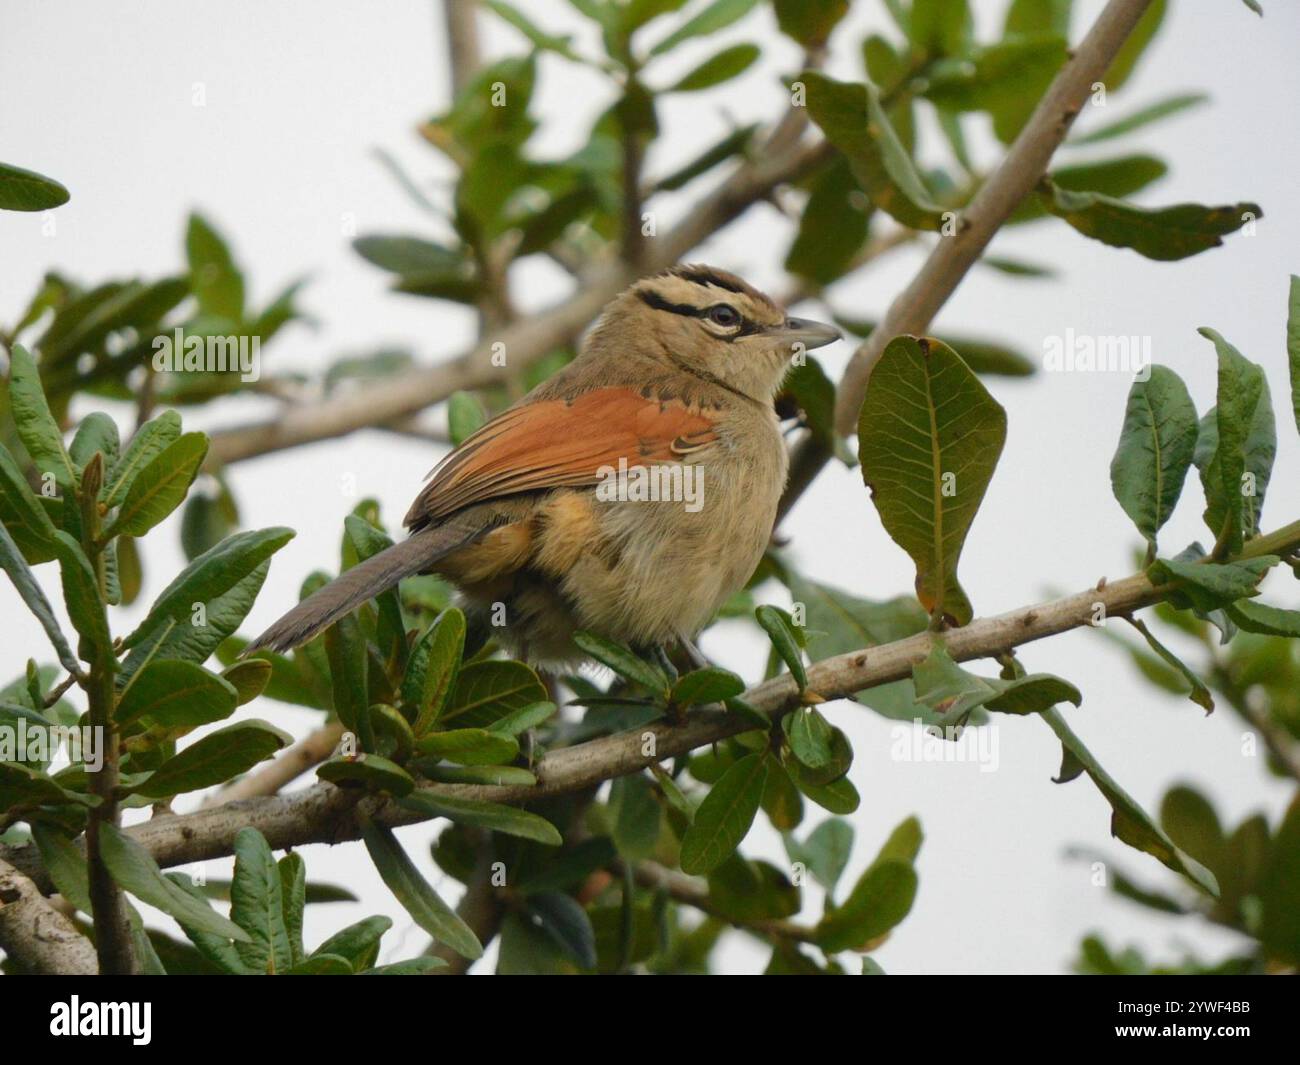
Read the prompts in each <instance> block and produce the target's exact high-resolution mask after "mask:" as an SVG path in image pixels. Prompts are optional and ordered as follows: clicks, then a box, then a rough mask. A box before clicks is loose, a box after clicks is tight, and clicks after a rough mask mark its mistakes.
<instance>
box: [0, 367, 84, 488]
mask: <svg viewBox="0 0 1300 1065" xmlns="http://www.w3.org/2000/svg"><path fill="white" fill-rule="evenodd" d="M9 411H10V414H11V415H12V417H13V420H14V428H15V429H16V430H17V431H18V438H19V439H20V440H21V441H22V442H23V447H25V448H26V449H27V454H28V456H29V457H30V458H31V460H32V464H33V465H34V466H35V467H36V472H37V473H38V474H39V475H40V476H42V477H45V476H50V477H52V478H53V479H54V483H55V484H57V485H58V486H59V492H60V494H61V495H63V496H65V497H66V496H70V495H71V494H72V493H73V491H74V490H75V489H76V486H77V470H76V467H75V466H73V464H72V459H71V457H70V456H69V455H68V452H67V451H66V450H65V449H64V447H63V433H62V432H61V431H60V429H59V423H58V422H57V421H55V419H54V415H53V414H51V413H50V405H49V403H47V402H46V399H45V392H44V390H43V389H42V387H41V374H40V370H38V369H37V367H36V360H35V359H34V358H32V355H31V352H29V351H28V350H27V349H26V348H25V347H23V346H22V345H21V344H14V345H13V348H12V350H11V351H10V352H9Z"/></svg>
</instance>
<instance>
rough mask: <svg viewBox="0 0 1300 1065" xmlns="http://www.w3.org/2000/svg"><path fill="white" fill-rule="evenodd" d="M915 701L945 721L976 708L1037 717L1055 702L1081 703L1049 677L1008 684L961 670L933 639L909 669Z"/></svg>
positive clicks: (1028, 675)
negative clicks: (924, 652) (921, 659)
mask: <svg viewBox="0 0 1300 1065" xmlns="http://www.w3.org/2000/svg"><path fill="white" fill-rule="evenodd" d="M912 678H913V684H914V686H915V689H916V698H917V700H918V701H919V702H922V703H924V704H925V705H926V706H929V707H930V708H931V709H933V710H935V711H936V712H937V713H939V714H943V715H946V717H945V720H946V721H956V720H961V719H963V718H965V716H966V715H967V714H969V713H970V712H971V711H972V710H974V709H975V708H976V707H983V708H985V709H986V710H994V711H997V712H999V713H1003V714H1017V715H1025V714H1038V713H1042V712H1043V711H1045V710H1049V709H1051V708H1052V707H1053V706H1055V705H1056V704H1057V703H1059V702H1071V703H1073V704H1074V705H1075V706H1078V705H1080V704H1081V703H1082V702H1083V696H1082V695H1080V693H1079V689H1078V688H1076V687H1075V686H1074V685H1073V684H1071V683H1070V682H1069V681H1067V680H1063V679H1062V678H1060V677H1057V676H1054V675H1053V674H1051V673H1026V674H1022V675H1021V676H1018V677H1016V678H1014V679H1011V680H1006V679H1003V678H1000V677H981V676H977V675H976V674H974V673H969V672H967V671H966V670H964V669H962V667H961V666H959V665H958V664H957V663H956V662H955V661H953V659H952V657H951V656H950V655H949V654H948V650H947V648H946V647H945V645H944V643H943V641H942V640H941V639H939V638H938V637H936V638H934V640H933V641H932V643H931V646H930V653H929V655H927V656H926V658H925V659H924V660H923V661H921V662H918V663H917V664H916V665H915V666H913V667H912Z"/></svg>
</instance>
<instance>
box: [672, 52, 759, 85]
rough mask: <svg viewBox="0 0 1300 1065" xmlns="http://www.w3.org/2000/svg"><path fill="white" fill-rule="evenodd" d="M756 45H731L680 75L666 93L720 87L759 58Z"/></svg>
mask: <svg viewBox="0 0 1300 1065" xmlns="http://www.w3.org/2000/svg"><path fill="white" fill-rule="evenodd" d="M759 54H760V53H759V48H758V45H756V44H733V45H732V46H731V47H730V48H724V49H723V50H722V51H721V52H718V53H717V54H716V55H713V56H710V57H709V58H708V59H706V60H705V61H704V62H703V63H701V64H700V65H699V66H697V67H695V68H694V69H693V70H691V71H689V72H688V73H686V74H684V75H682V77H681V78H679V79H678V80H677V81H675V82H674V83H673V84H672V85H670V86H669V87H668V90H667V91H668V92H698V91H699V90H700V89H710V88H712V87H713V86H714V85H721V84H722V83H723V82H724V81H730V80H731V79H732V78H734V77H738V76H739V75H741V74H743V73H744V72H745V71H746V70H748V69H749V68H750V67H751V66H753V64H754V63H755V61H756V60H757V59H758V57H759Z"/></svg>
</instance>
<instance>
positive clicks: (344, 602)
mask: <svg viewBox="0 0 1300 1065" xmlns="http://www.w3.org/2000/svg"><path fill="white" fill-rule="evenodd" d="M490 528H491V525H488V524H484V523H483V522H481V521H479V522H473V523H470V522H461V521H457V520H455V519H453V520H451V521H449V522H447V523H445V524H442V525H437V526H432V527H429V528H425V529H421V530H420V531H419V532H417V533H415V534H414V535H412V536H410V537H408V538H407V539H405V540H403V541H401V542H400V543H396V544H394V545H393V546H392V547H389V548H386V549H385V550H383V551H380V552H379V554H377V555H372V556H371V557H370V558H368V559H366V560H365V561H364V562H360V563H358V564H357V565H355V566H353V567H352V568H351V569H350V570H348V571H347V572H346V573H343V574H342V575H341V576H339V577H338V578H336V579H335V580H332V581H330V583H329V584H327V585H325V586H324V587H323V588H319V589H317V590H316V591H315V592H313V593H312V594H311V595H309V596H308V597H307V598H306V599H304V600H303V601H302V602H301V603H299V604H298V605H297V606H296V607H294V608H293V609H292V610H290V611H289V612H288V613H287V614H285V615H284V617H282V618H280V620H279V621H277V622H276V623H275V624H274V625H272V626H271V627H270V628H269V629H267V630H266V631H265V632H264V633H262V635H261V636H259V637H257V639H255V640H254V641H253V642H252V643H250V644H249V645H248V646H247V647H245V648H244V650H243V652H242V655H250V654H252V653H254V652H255V651H261V650H269V651H280V652H283V651H288V650H289V649H290V648H293V647H297V646H299V645H300V644H304V643H306V642H307V641H308V640H310V639H311V638H312V637H313V636H315V635H316V634H317V633H318V632H320V631H321V630H323V629H326V628H328V627H329V626H330V625H332V624H333V623H334V622H336V621H338V619H339V618H341V617H342V616H343V615H344V614H346V613H347V612H348V611H349V610H352V609H354V608H355V607H358V606H360V605H361V604H362V603H364V602H365V601H366V600H367V599H373V598H374V597H375V596H377V595H380V594H382V593H383V592H386V591H387V590H388V589H389V588H392V587H393V586H394V585H395V584H397V582H398V581H400V580H401V579H402V578H403V577H410V576H411V575H412V574H416V573H420V572H421V571H423V570H427V569H428V568H429V567H430V566H432V565H433V564H434V563H435V562H437V561H438V560H439V559H440V558H443V557H444V556H445V555H448V554H450V553H451V552H453V551H455V550H457V549H458V548H460V547H464V546H465V545H466V544H468V543H470V542H471V541H473V540H476V539H478V538H479V537H480V536H482V535H484V534H485V533H486V532H488V531H489V529H490ZM242 655H241V657H242Z"/></svg>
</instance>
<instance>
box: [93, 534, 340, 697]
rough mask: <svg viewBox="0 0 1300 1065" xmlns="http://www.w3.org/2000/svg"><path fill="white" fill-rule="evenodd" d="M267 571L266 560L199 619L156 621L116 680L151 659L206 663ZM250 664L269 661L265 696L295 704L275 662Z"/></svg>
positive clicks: (241, 617)
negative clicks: (267, 686) (268, 678)
mask: <svg viewBox="0 0 1300 1065" xmlns="http://www.w3.org/2000/svg"><path fill="white" fill-rule="evenodd" d="M124 542H133V541H123V540H119V541H118V546H119V547H120V546H121V545H122V544H123V543H124ZM270 568H271V562H270V560H269V559H267V560H266V561H264V562H261V563H259V564H258V565H257V567H256V568H255V569H254V570H253V571H252V572H251V573H250V574H248V576H247V577H244V578H243V579H242V580H241V581H240V582H239V583H238V584H236V585H235V586H234V587H233V588H230V589H228V590H227V591H224V592H222V593H220V594H219V595H217V596H216V597H214V598H212V599H209V600H208V601H207V602H206V603H204V604H203V606H204V610H203V612H202V615H201V616H200V615H199V614H198V612H196V611H195V610H194V607H193V606H191V608H190V615H189V617H181V618H179V619H174V620H164V621H161V622H159V623H158V625H157V626H156V627H155V628H154V629H153V630H152V631H151V632H149V633H148V634H147V635H146V636H145V637H144V638H143V639H142V640H140V641H138V642H137V643H136V645H135V646H134V647H133V648H132V649H131V653H130V654H129V655H127V658H126V661H125V662H124V663H123V664H122V669H121V672H120V674H119V678H120V679H121V680H123V682H125V681H128V680H129V679H130V678H131V677H132V676H133V675H134V674H135V672H136V671H137V670H138V669H139V668H140V667H141V666H142V665H143V664H144V663H145V662H146V661H149V660H151V659H154V658H174V659H181V660H183V661H186V662H194V663H202V662H206V661H207V660H208V657H209V656H210V655H211V654H212V653H213V652H214V651H215V650H216V649H217V648H218V647H219V646H220V645H221V643H222V642H223V641H224V640H225V639H226V638H227V637H229V636H231V635H233V634H234V632H235V630H236V629H237V628H239V625H240V622H242V621H243V620H244V618H245V617H246V616H247V614H248V612H249V611H250V610H251V609H252V608H253V601H254V600H255V599H256V598H257V593H258V592H260V591H261V590H262V583H263V582H264V581H265V580H266V574H267V570H269V569H270ZM280 660H281V661H283V662H288V661H289V660H288V659H283V658H282V659H280ZM250 661H269V662H271V682H270V684H269V690H268V692H267V694H268V695H270V696H271V697H272V698H276V699H282V700H284V701H286V702H294V701H295V700H294V699H293V698H291V697H289V696H291V695H292V693H291V692H287V691H285V685H284V683H283V679H282V678H277V676H276V668H275V660H274V659H272V658H270V657H267V658H258V659H250ZM277 681H279V683H277ZM231 683H232V684H235V687H236V689H238V690H240V692H241V694H242V692H243V689H242V688H241V686H240V684H238V683H236V682H235V681H233V680H232V681H231ZM306 705H309V706H319V705H321V704H320V703H318V702H309V703H307V704H306Z"/></svg>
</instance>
